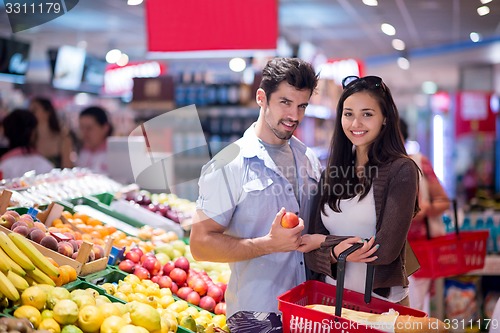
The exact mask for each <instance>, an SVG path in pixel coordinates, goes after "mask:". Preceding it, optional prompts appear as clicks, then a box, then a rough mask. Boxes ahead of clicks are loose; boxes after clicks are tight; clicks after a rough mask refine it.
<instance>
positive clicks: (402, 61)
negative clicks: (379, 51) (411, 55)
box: [398, 57, 410, 70]
mask: <svg viewBox="0 0 500 333" xmlns="http://www.w3.org/2000/svg"><path fill="white" fill-rule="evenodd" d="M398 66H399V68H401V69H404V70H407V69H410V61H409V60H408V59H406V58H405V57H399V58H398Z"/></svg>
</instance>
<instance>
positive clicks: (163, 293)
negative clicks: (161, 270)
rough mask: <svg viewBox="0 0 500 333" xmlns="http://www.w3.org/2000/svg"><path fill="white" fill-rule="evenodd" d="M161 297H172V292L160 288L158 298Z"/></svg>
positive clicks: (168, 289)
mask: <svg viewBox="0 0 500 333" xmlns="http://www.w3.org/2000/svg"><path fill="white" fill-rule="evenodd" d="M163 296H172V290H170V288H161V289H160V297H163Z"/></svg>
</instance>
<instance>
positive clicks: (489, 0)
mask: <svg viewBox="0 0 500 333" xmlns="http://www.w3.org/2000/svg"><path fill="white" fill-rule="evenodd" d="M490 2H491V0H481V3H482V4H483V5H486V4H487V3H490Z"/></svg>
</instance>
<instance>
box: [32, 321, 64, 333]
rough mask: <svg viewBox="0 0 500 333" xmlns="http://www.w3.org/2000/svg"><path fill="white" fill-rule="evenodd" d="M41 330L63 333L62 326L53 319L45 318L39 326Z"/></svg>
mask: <svg viewBox="0 0 500 333" xmlns="http://www.w3.org/2000/svg"><path fill="white" fill-rule="evenodd" d="M38 329H39V330H47V331H49V332H52V333H61V326H59V323H58V322H57V321H55V320H54V319H53V318H45V319H43V320H42V321H41V322H40V325H38Z"/></svg>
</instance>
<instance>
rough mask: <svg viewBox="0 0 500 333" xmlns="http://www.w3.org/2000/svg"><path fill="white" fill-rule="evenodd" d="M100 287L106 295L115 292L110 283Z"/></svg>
mask: <svg viewBox="0 0 500 333" xmlns="http://www.w3.org/2000/svg"><path fill="white" fill-rule="evenodd" d="M101 287H102V288H103V289H104V290H106V293H108V294H110V295H113V294H114V293H115V291H116V286H115V285H114V284H112V283H108V282H107V283H104V284H103V285H101Z"/></svg>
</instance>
